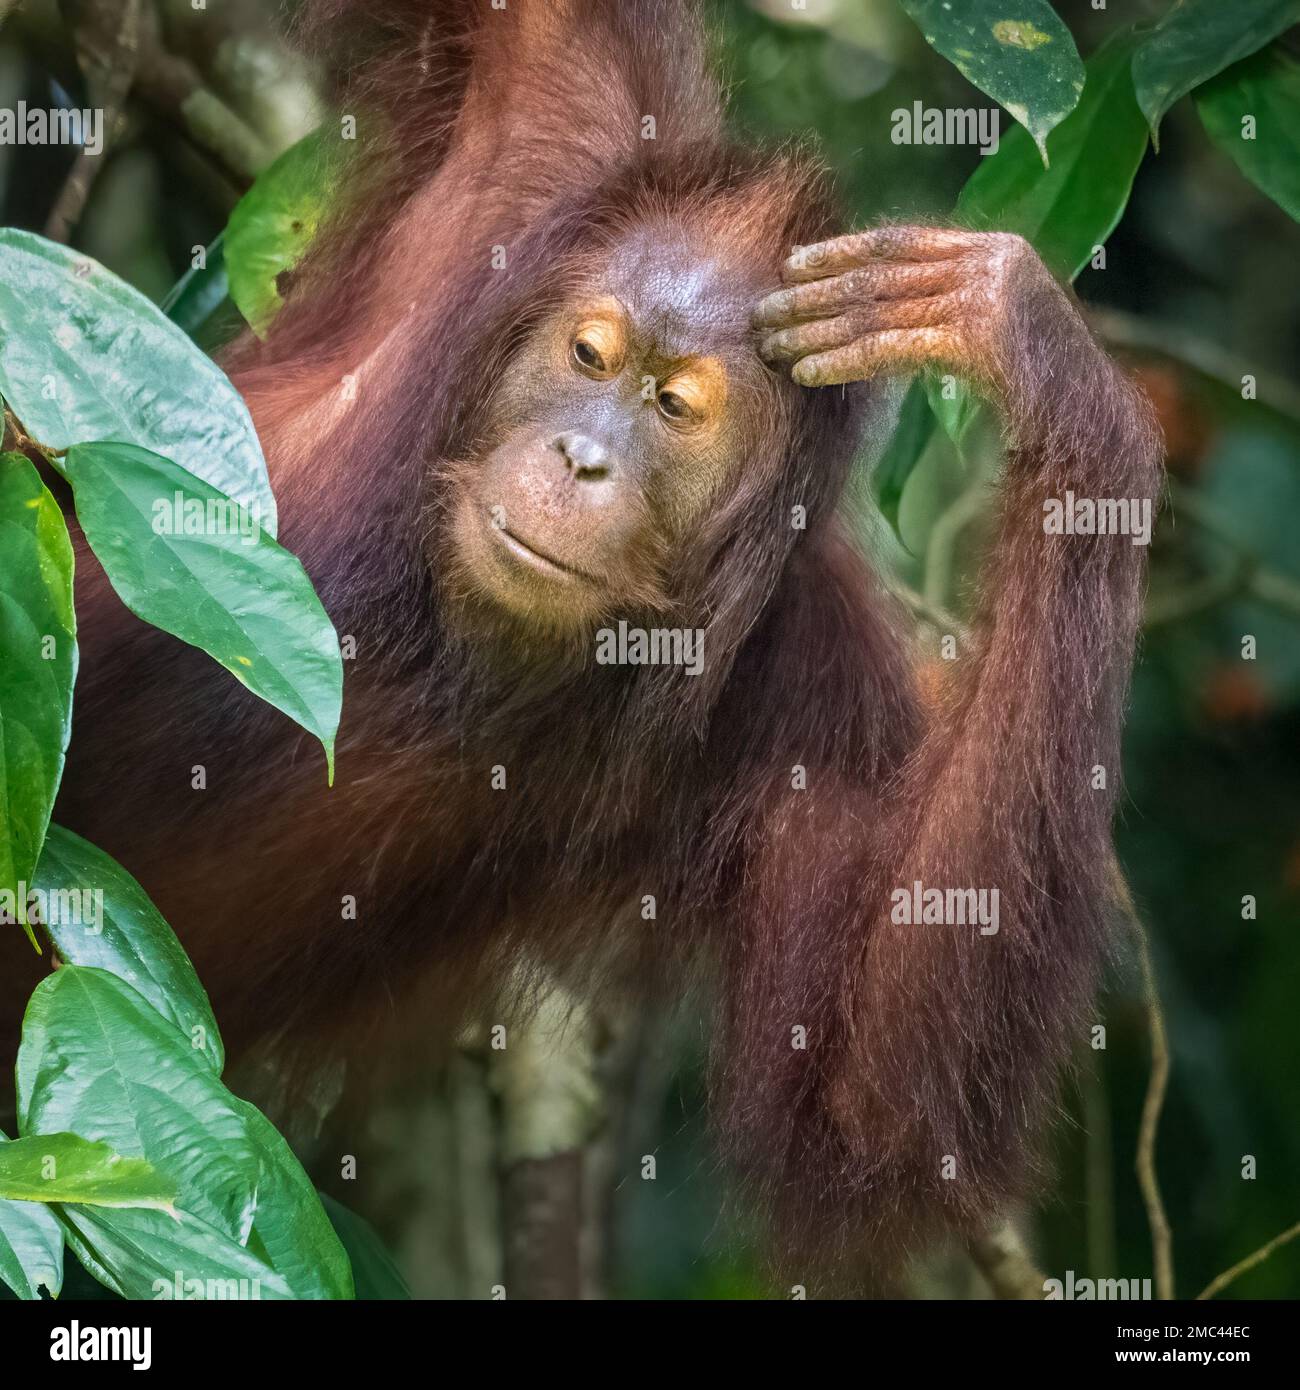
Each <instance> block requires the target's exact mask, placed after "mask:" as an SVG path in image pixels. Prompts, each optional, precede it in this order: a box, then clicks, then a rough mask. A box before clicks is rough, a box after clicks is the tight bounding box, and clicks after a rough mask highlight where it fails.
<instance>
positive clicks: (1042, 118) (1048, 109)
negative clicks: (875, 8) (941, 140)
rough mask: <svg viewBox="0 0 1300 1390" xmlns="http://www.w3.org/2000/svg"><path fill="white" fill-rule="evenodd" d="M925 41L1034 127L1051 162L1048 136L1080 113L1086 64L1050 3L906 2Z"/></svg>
mask: <svg viewBox="0 0 1300 1390" xmlns="http://www.w3.org/2000/svg"><path fill="white" fill-rule="evenodd" d="M902 5H903V8H904V9H905V10H906V11H907V12H908V14H909V15H911V16H912V18H913V19H914V20H915V21H916V23H917V25H918V26H919V27H920V30H921V32H922V33H923V34H924V35H925V41H926V43H928V44H929V45H930V46H931V47H932V48H935V49H938V51H939V52H940V53H942V54H943V56H944V57H945V58H947V59H948V60H949V61H950V62H951V63H953V64H954V65H955V66H956V68H957V70H958V72H960V73H961V75H962V76H963V77H964V78H966V80H967V81H968V82H970V83H972V84H973V85H974V86H976V87H978V88H979V89H980V91H981V92H987V93H988V95H989V96H991V97H992V98H993V100H994V101H996V102H999V103H1001V105H1002V106H1004V107H1006V109H1007V110H1008V111H1009V112H1010V113H1011V115H1012V116H1014V117H1015V118H1016V120H1017V121H1019V122H1020V124H1021V125H1022V126H1023V127H1024V128H1025V129H1026V130H1027V131H1028V132H1029V134H1030V136H1031V137H1032V138H1033V141H1034V144H1035V145H1036V146H1037V148H1038V152H1039V154H1040V156H1041V157H1042V162H1043V163H1044V164H1046V163H1047V162H1048V153H1049V149H1048V145H1047V136H1048V133H1049V132H1050V131H1052V130H1054V129H1055V128H1056V127H1057V126H1058V125H1060V123H1061V122H1062V121H1063V120H1064V119H1065V118H1066V117H1067V116H1068V115H1069V114H1070V112H1071V111H1073V110H1074V108H1075V105H1076V104H1077V102H1078V100H1079V94H1080V92H1082V91H1083V63H1082V61H1081V60H1080V58H1079V51H1078V49H1076V48H1075V46H1074V39H1073V38H1071V36H1070V31H1069V30H1068V29H1067V28H1066V27H1065V25H1064V24H1063V23H1062V22H1061V20H1060V19H1059V18H1058V17H1057V14H1056V11H1055V10H1053V9H1052V7H1051V5H1049V4H1048V3H1047V0H1016V3H1015V4H1012V5H1008V4H1007V3H1006V0H961V3H959V4H954V3H953V0H902Z"/></svg>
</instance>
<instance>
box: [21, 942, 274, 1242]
mask: <svg viewBox="0 0 1300 1390" xmlns="http://www.w3.org/2000/svg"><path fill="white" fill-rule="evenodd" d="M15 1076H16V1081H17V1090H18V1125H19V1129H20V1131H21V1132H22V1133H23V1134H24V1135H30V1134H53V1133H57V1132H59V1131H62V1130H69V1131H71V1132H72V1133H74V1134H80V1135H82V1136H83V1137H84V1138H86V1139H91V1140H98V1141H100V1142H102V1143H105V1144H108V1145H109V1146H110V1147H111V1148H112V1149H114V1150H115V1151H116V1152H117V1153H120V1154H122V1155H124V1156H125V1157H128V1158H143V1159H145V1160H147V1161H148V1162H149V1163H151V1164H152V1165H153V1166H154V1168H155V1169H157V1171H158V1173H159V1175H160V1176H161V1177H162V1179H163V1180H164V1181H165V1182H166V1183H167V1184H168V1185H169V1188H170V1189H171V1190H172V1191H174V1192H175V1194H176V1205H177V1207H179V1208H180V1209H181V1210H182V1211H186V1212H188V1213H190V1214H191V1215H193V1216H196V1217H198V1218H199V1219H200V1220H202V1221H204V1222H206V1223H207V1224H208V1225H210V1226H213V1227H215V1228H216V1229H217V1230H219V1231H221V1232H224V1234H226V1235H227V1236H229V1237H230V1238H231V1239H232V1240H234V1241H235V1242H236V1243H237V1244H243V1243H244V1242H245V1241H246V1240H247V1239H248V1233H249V1231H250V1230H251V1228H252V1224H253V1215H254V1212H255V1210H256V1187H257V1175H258V1163H259V1158H258V1153H257V1150H256V1147H255V1146H254V1144H253V1142H252V1141H251V1140H250V1139H249V1137H248V1128H247V1125H246V1124H245V1122H244V1117H243V1116H242V1114H240V1112H239V1111H238V1109H237V1108H236V1101H235V1098H234V1097H233V1096H232V1095H231V1094H230V1092H229V1091H227V1090H226V1088H225V1087H224V1086H223V1085H222V1084H221V1082H220V1081H219V1080H218V1079H217V1077H215V1076H214V1075H213V1074H212V1068H211V1066H210V1065H209V1064H208V1062H207V1060H206V1059H205V1058H203V1057H202V1056H201V1055H199V1053H197V1052H196V1050H195V1049H194V1048H192V1047H191V1046H190V1045H189V1043H188V1042H187V1041H186V1040H185V1039H184V1038H183V1037H182V1036H181V1034H180V1033H179V1032H178V1031H177V1029H176V1027H175V1025H174V1024H173V1023H172V1022H171V1021H170V1020H168V1019H165V1018H163V1017H162V1016H161V1015H160V1014H159V1013H158V1012H157V1010H156V1009H154V1007H153V1005H152V1004H150V1003H149V1001H148V1000H147V999H145V998H144V996H143V995H141V994H138V993H136V991H135V990H133V989H132V988H131V987H130V986H129V985H127V984H124V983H123V982H122V981H121V980H119V979H118V978H117V977H116V976H114V975H110V974H108V973H107V972H106V971H103V970H94V969H90V968H88V967H86V966H81V965H65V966H63V967H62V968H61V969H59V970H57V971H55V973H54V974H53V975H51V976H48V977H47V978H46V979H44V980H42V981H41V983H40V984H39V985H37V986H36V989H35V991H34V992H33V993H32V997H31V1001H30V1003H29V1004H28V1006H27V1013H26V1016H25V1017H24V1019H23V1034H22V1043H21V1044H20V1046H19V1049H18V1066H17V1069H16V1073H15ZM104 1219H105V1220H106V1219H107V1217H105V1218H104ZM164 1219H166V1220H171V1218H170V1217H166V1218H164Z"/></svg>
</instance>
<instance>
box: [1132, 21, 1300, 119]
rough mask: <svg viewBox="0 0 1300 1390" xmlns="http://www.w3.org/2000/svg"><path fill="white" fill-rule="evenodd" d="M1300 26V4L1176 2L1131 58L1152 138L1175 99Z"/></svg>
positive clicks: (1138, 97)
mask: <svg viewBox="0 0 1300 1390" xmlns="http://www.w3.org/2000/svg"><path fill="white" fill-rule="evenodd" d="M1297 20H1300V0H1232V3H1230V4H1228V3H1225V0H1175V3H1174V4H1173V5H1172V6H1171V7H1170V8H1169V10H1168V11H1167V12H1166V14H1165V15H1164V17H1163V18H1162V19H1161V20H1160V23H1159V24H1157V25H1156V26H1155V28H1154V29H1152V30H1151V31H1150V32H1149V33H1148V34H1147V36H1146V37H1145V39H1144V40H1143V42H1142V44H1141V46H1140V47H1139V48H1138V50H1137V52H1136V53H1135V54H1134V55H1133V85H1134V87H1135V88H1136V90H1137V101H1138V105H1139V106H1140V107H1141V108H1142V112H1143V114H1144V115H1145V116H1146V118H1147V124H1148V125H1149V126H1150V127H1151V134H1152V136H1154V135H1155V134H1156V132H1157V130H1158V129H1159V127H1160V121H1161V118H1162V117H1163V116H1164V114H1165V112H1166V111H1168V110H1169V108H1170V107H1171V106H1172V105H1173V104H1174V102H1176V101H1177V100H1178V99H1179V97H1182V96H1186V95H1187V93H1188V92H1190V91H1191V90H1192V89H1193V88H1194V87H1199V86H1200V85H1201V83H1202V82H1204V81H1206V80H1207V79H1208V78H1211V77H1213V76H1214V75H1215V74H1216V73H1219V72H1222V71H1223V69H1224V68H1226V67H1228V66H1229V64H1231V63H1235V62H1237V61H1238V59H1241V58H1245V57H1248V56H1249V55H1250V54H1252V53H1254V52H1255V50H1256V49H1259V48H1262V47H1263V46H1264V45H1265V44H1266V43H1268V41H1269V40H1270V39H1274V38H1276V37H1277V36H1278V35H1279V34H1280V33H1281V32H1282V30H1283V29H1286V28H1288V27H1289V26H1290V25H1292V24H1295V23H1296V22H1297Z"/></svg>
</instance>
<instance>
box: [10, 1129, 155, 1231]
mask: <svg viewBox="0 0 1300 1390" xmlns="http://www.w3.org/2000/svg"><path fill="white" fill-rule="evenodd" d="M0 1197H7V1198H9V1199H11V1200H13V1201H20V1202H45V1203H50V1202H74V1203H76V1204H77V1205H78V1206H87V1207H148V1208H151V1209H152V1210H154V1211H167V1212H170V1211H171V1210H172V1205H173V1203H174V1202H175V1200H176V1193H175V1190H174V1189H173V1188H172V1187H171V1185H170V1184H168V1183H166V1182H164V1181H163V1179H162V1178H161V1177H160V1176H159V1175H158V1173H156V1172H155V1171H154V1168H153V1166H152V1165H151V1164H149V1163H146V1162H145V1160H144V1159H142V1158H124V1157H123V1156H122V1155H121V1154H119V1153H115V1152H114V1151H113V1149H112V1148H110V1147H109V1145H107V1144H94V1143H91V1142H90V1141H89V1140H87V1139H82V1138H81V1137H80V1136H79V1135H76V1134H35V1135H30V1136H29V1137H27V1138H26V1139H14V1140H12V1141H10V1142H9V1143H6V1144H0Z"/></svg>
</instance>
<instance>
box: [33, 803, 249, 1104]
mask: <svg viewBox="0 0 1300 1390" xmlns="http://www.w3.org/2000/svg"><path fill="white" fill-rule="evenodd" d="M35 884H36V887H37V888H38V889H39V890H41V891H43V892H44V893H46V894H47V895H48V894H53V893H58V892H60V891H70V890H79V891H80V893H81V895H82V897H81V901H82V902H83V903H84V901H85V895H86V894H87V893H102V894H103V903H102V908H103V910H102V917H101V920H100V921H99V923H98V924H97V927H96V928H95V929H88V928H87V926H86V924H85V922H84V920H83V922H80V923H78V922H75V921H72V920H70V919H69V920H62V919H63V917H64V914H57V915H56V914H54V913H49V914H47V920H46V921H45V922H44V923H43V930H44V931H45V933H46V934H47V935H48V936H49V938H50V940H51V941H53V943H54V945H55V947H56V948H57V949H58V952H59V956H60V958H61V959H63V960H64V961H66V962H67V963H68V964H69V965H89V966H95V967H97V968H98V969H100V970H107V971H108V972H109V973H110V974H113V975H116V976H117V977H118V979H120V980H124V981H125V982H126V983H127V984H129V985H130V986H131V987H132V988H133V989H135V990H137V991H138V992H139V993H140V994H142V995H144V997H145V998H146V999H147V1000H148V1001H149V1002H150V1003H151V1004H152V1005H153V1006H154V1008H155V1009H157V1010H158V1012H159V1013H160V1014H162V1016H163V1017H164V1018H168V1019H170V1020H171V1021H172V1022H173V1023H175V1024H176V1025H177V1027H178V1028H179V1029H180V1030H181V1032H182V1033H184V1034H185V1037H186V1039H187V1040H188V1041H189V1043H190V1046H191V1047H192V1048H194V1050H195V1051H196V1052H199V1053H200V1054H201V1055H202V1056H203V1057H204V1058H206V1060H207V1062H208V1065H209V1066H210V1067H211V1068H212V1070H213V1072H214V1073H215V1074H216V1075H218V1076H220V1075H221V1069H222V1067H223V1066H224V1065H225V1054H224V1052H223V1050H222V1046H221V1035H220V1033H219V1032H218V1031H217V1021H216V1019H215V1018H214V1017H213V1014H212V1006H211V1004H210V1003H209V1002H208V996H207V992H206V991H205V990H204V988H203V986H202V985H201V984H200V983H199V977H198V976H197V975H196V974H195V973H194V967H193V966H192V965H191V964H190V959H189V957H188V956H187V955H186V954H185V952H184V950H183V949H182V947H181V943H180V942H179V941H177V939H176V934H175V933H174V932H173V931H172V929H171V928H170V927H169V926H168V925H167V923H166V922H165V921H163V919H162V916H161V914H160V913H159V911H158V909H157V908H156V907H155V906H154V905H153V903H152V902H150V900H149V896H148V894H147V893H146V892H145V891H144V889H143V888H141V887H140V885H139V884H138V883H137V882H136V881H135V879H133V878H132V877H131V875H130V874H128V873H127V871H126V870H125V869H124V868H123V867H122V866H121V865H120V864H119V863H118V862H117V861H116V860H115V859H111V858H110V857H109V856H108V855H107V854H105V853H104V852H103V850H100V849H96V848H95V846H94V845H92V844H89V843H88V842H87V841H85V840H83V839H81V837H80V836H78V835H74V834H73V833H72V832H71V831H70V830H64V829H62V828H61V827H60V826H57V825H52V826H51V827H50V831H49V834H48V835H47V836H46V839H45V849H44V850H43V851H42V853H41V862H40V865H39V866H38V868H37V871H36V878H35ZM82 916H83V918H84V916H85V913H84V911H83V914H82Z"/></svg>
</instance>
